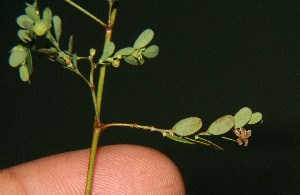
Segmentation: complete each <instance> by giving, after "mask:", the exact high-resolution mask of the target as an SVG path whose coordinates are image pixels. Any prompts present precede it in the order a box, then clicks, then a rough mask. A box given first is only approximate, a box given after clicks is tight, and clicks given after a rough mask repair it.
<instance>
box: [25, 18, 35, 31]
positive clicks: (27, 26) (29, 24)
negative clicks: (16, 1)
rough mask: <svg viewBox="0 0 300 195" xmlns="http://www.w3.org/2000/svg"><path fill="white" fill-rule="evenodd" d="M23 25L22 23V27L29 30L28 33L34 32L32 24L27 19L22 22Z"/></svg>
mask: <svg viewBox="0 0 300 195" xmlns="http://www.w3.org/2000/svg"><path fill="white" fill-rule="evenodd" d="M23 25H24V27H25V28H26V29H27V30H28V31H29V32H30V33H34V32H33V27H34V26H33V24H32V23H30V22H28V21H25V22H24V23H23Z"/></svg>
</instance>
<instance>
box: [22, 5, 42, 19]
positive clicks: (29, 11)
mask: <svg viewBox="0 0 300 195" xmlns="http://www.w3.org/2000/svg"><path fill="white" fill-rule="evenodd" d="M25 13H26V15H27V16H28V17H29V18H30V19H31V20H33V21H34V22H37V21H39V20H40V15H39V12H38V10H36V8H35V7H34V6H33V5H29V4H27V7H26V8H25Z"/></svg>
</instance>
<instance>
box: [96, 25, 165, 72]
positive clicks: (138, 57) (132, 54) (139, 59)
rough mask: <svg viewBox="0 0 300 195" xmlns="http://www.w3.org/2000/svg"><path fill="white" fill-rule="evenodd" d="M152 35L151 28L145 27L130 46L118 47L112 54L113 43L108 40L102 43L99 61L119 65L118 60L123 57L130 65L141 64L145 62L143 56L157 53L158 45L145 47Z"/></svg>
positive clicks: (150, 56) (149, 56) (153, 55)
mask: <svg viewBox="0 0 300 195" xmlns="http://www.w3.org/2000/svg"><path fill="white" fill-rule="evenodd" d="M153 37H154V32H153V31H152V30H151V29H146V30H145V31H143V32H142V33H141V34H140V35H139V37H138V38H137V39H136V41H135V43H134V45H133V46H132V47H125V48H123V49H120V50H119V51H117V52H116V53H115V54H114V55H113V53H114V50H115V44H114V43H113V42H108V43H106V44H105V45H104V49H103V54H102V56H101V57H100V60H99V63H100V64H111V65H112V66H114V67H119V65H120V60H121V59H124V61H125V62H127V63H128V64H131V65H143V64H144V63H145V60H144V58H143V56H144V57H146V58H155V57H156V56H157V55H158V53H159V47H158V46H157V45H151V46H149V47H147V48H146V46H147V45H148V44H149V43H150V42H151V40H152V39H153Z"/></svg>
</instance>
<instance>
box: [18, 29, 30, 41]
mask: <svg viewBox="0 0 300 195" xmlns="http://www.w3.org/2000/svg"><path fill="white" fill-rule="evenodd" d="M18 36H19V38H20V39H21V40H22V41H23V42H24V43H29V42H31V41H32V39H31V36H30V33H29V31H28V30H19V31H18Z"/></svg>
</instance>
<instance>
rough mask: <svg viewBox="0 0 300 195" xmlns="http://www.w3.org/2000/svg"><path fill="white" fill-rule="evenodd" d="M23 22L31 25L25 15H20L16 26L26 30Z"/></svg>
mask: <svg viewBox="0 0 300 195" xmlns="http://www.w3.org/2000/svg"><path fill="white" fill-rule="evenodd" d="M24 22H28V23H29V24H31V25H33V21H32V20H31V19H30V18H29V17H28V16H27V15H21V16H19V17H18V18H17V24H18V25H19V26H20V27H21V28H26V27H25V26H24Z"/></svg>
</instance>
